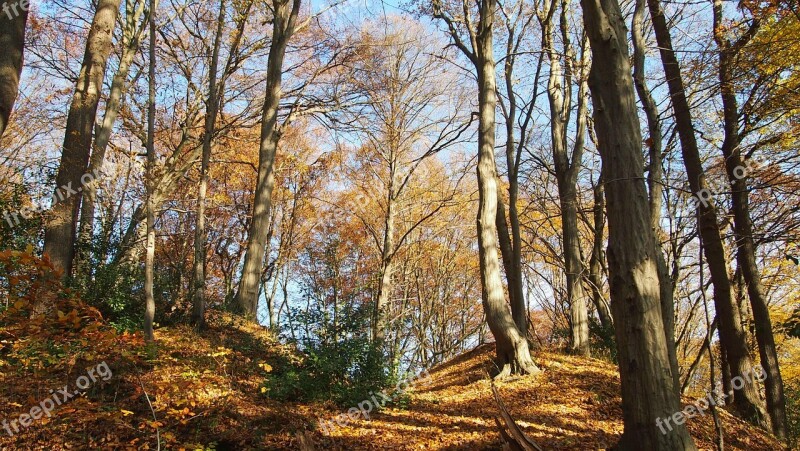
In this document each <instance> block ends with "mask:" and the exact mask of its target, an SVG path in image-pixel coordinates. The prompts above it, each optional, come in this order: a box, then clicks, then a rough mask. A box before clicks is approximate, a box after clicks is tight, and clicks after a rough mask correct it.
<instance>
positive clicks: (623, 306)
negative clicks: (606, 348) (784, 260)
mask: <svg viewBox="0 0 800 451" xmlns="http://www.w3.org/2000/svg"><path fill="white" fill-rule="evenodd" d="M581 5H582V6H583V18H584V26H585V27H586V32H587V34H588V36H589V41H590V43H591V48H592V56H593V64H592V68H591V71H590V75H589V87H590V89H591V92H592V98H593V100H594V102H593V104H594V119H595V127H596V131H597V138H598V142H599V151H600V156H601V158H602V160H603V176H604V180H605V183H606V198H607V205H608V206H607V211H608V225H609V243H608V263H609V280H610V285H611V310H612V313H613V315H614V325H615V328H616V338H617V348H618V358H619V370H620V378H621V385H622V412H623V418H624V422H625V430H624V432H623V434H622V437H621V438H620V441H619V444H618V449H620V450H640V449H647V450H656V451H658V450H670V451H671V450H676V449H680V450H695V449H697V448H696V447H695V445H694V442H693V440H692V438H691V436H690V435H689V432H688V430H687V429H686V427H685V426H684V425H677V424H676V425H674V427H673V428H672V429H671V430H666V429H665V433H662V432H661V431H660V430H659V428H658V426H657V421H658V420H659V419H664V418H669V417H670V416H672V414H673V413H675V412H678V411H679V410H680V399H679V397H678V393H677V391H676V390H675V387H674V382H673V377H672V369H671V366H670V362H669V353H668V351H667V341H666V338H665V335H664V323H663V320H662V318H661V307H660V305H661V300H660V297H661V293H660V288H659V281H658V263H657V256H656V253H657V252H659V250H658V249H657V248H656V246H655V238H654V237H653V231H652V229H651V228H650V220H649V208H648V198H647V191H646V188H645V184H644V181H643V179H642V175H643V174H644V162H643V158H642V154H641V142H642V140H641V131H640V130H639V121H638V116H637V109H636V98H635V93H634V88H633V80H632V78H631V67H630V63H629V60H628V42H627V35H626V31H625V25H624V22H623V17H622V13H621V11H620V7H619V3H618V2H617V0H582V1H581Z"/></svg>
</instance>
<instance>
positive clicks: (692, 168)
mask: <svg viewBox="0 0 800 451" xmlns="http://www.w3.org/2000/svg"><path fill="white" fill-rule="evenodd" d="M648 6H649V9H650V17H651V19H652V21H653V29H654V31H655V35H656V41H657V42H658V47H659V49H660V51H661V61H662V64H663V67H664V74H665V75H666V78H667V85H668V87H669V93H670V97H671V98H672V108H673V112H674V114H675V123H676V128H677V130H678V138H679V139H680V142H681V152H682V155H683V162H684V166H685V167H686V173H687V176H688V178H689V186H690V187H691V190H692V192H693V193H694V195H695V198H696V199H703V200H700V201H698V202H697V208H698V231H699V234H700V237H701V239H702V240H703V249H704V251H705V257H706V261H707V262H708V268H709V272H710V274H711V283H712V285H713V286H714V307H715V309H716V311H717V318H718V320H719V336H720V341H721V342H722V345H723V346H724V347H725V350H726V353H727V357H728V362H729V365H730V369H731V376H732V377H733V378H736V377H741V378H742V379H743V380H744V384H743V387H742V388H741V389H740V390H735V391H734V396H733V404H734V407H735V409H736V411H737V412H738V414H739V415H740V416H741V417H742V418H745V419H747V420H748V421H751V422H753V423H755V424H759V425H762V426H765V427H766V426H768V423H767V417H766V413H765V412H764V408H763V406H762V405H761V401H760V399H759V396H758V387H757V386H756V384H755V383H754V382H753V378H747V377H744V376H745V375H749V374H753V359H752V356H751V355H750V349H749V348H748V346H747V340H746V336H745V333H744V330H743V329H742V326H741V320H740V316H741V314H740V312H739V309H738V307H737V306H736V304H735V303H734V301H733V293H732V289H731V282H730V276H729V274H728V266H727V257H726V255H725V247H724V244H723V242H722V236H721V234H720V231H719V225H718V224H717V210H716V205H715V203H714V200H713V199H712V198H711V196H710V195H707V194H710V193H711V192H710V191H709V190H708V187H707V184H706V179H705V172H704V170H703V166H702V162H701V161H700V152H699V149H698V146H697V140H696V137H695V134H694V125H693V123H692V114H691V110H690V109H689V102H688V100H687V97H686V90H685V88H684V85H683V77H682V75H681V71H680V65H679V64H678V60H677V58H676V56H675V51H674V50H673V47H672V38H671V36H670V34H669V28H668V26H667V21H666V17H665V16H664V11H663V10H662V8H661V4H660V3H659V1H658V0H648Z"/></svg>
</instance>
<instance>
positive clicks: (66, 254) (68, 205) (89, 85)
mask: <svg viewBox="0 0 800 451" xmlns="http://www.w3.org/2000/svg"><path fill="white" fill-rule="evenodd" d="M119 6H120V0H100V1H99V2H98V3H97V9H96V11H95V15H94V19H93V20H92V25H91V28H90V29H89V36H88V38H87V41H86V50H85V53H84V56H83V63H82V65H81V70H80V74H79V75H78V79H77V82H76V83H75V92H74V94H73V97H72V103H71V105H70V108H69V113H68V115H67V127H66V130H65V131H64V147H63V150H62V152H61V162H60V164H59V167H58V173H57V175H56V189H55V191H54V199H58V201H57V202H56V203H55V205H53V207H52V209H51V210H50V213H49V217H48V218H47V224H46V226H45V234H44V255H46V256H48V257H49V258H50V261H51V262H52V263H53V266H54V267H55V268H56V269H58V270H60V271H62V274H63V276H64V277H69V276H70V274H71V273H72V260H73V257H74V255H75V241H76V232H77V225H78V214H79V206H80V200H81V192H80V186H81V185H82V184H83V183H81V181H82V180H83V177H84V175H85V172H86V168H87V165H88V163H89V155H90V152H91V147H92V130H93V127H94V122H95V117H96V115H97V105H98V102H99V101H100V93H101V92H102V88H103V79H104V78H105V74H106V64H107V62H108V57H109V55H110V53H111V48H112V40H113V37H114V28H115V27H116V23H117V14H118V13H119ZM62 190H64V193H62ZM71 190H74V191H76V192H75V193H72V192H71Z"/></svg>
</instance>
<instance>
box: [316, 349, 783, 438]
mask: <svg viewBox="0 0 800 451" xmlns="http://www.w3.org/2000/svg"><path fill="white" fill-rule="evenodd" d="M493 351H494V348H493V345H484V346H481V347H479V348H477V349H475V350H473V351H470V352H468V353H466V354H464V355H461V356H459V357H457V358H455V359H453V360H452V361H450V362H447V363H445V364H443V365H440V366H438V367H436V368H434V369H433V370H432V371H431V372H430V375H431V377H430V382H429V383H425V384H420V385H419V386H418V387H415V390H414V392H413V393H412V395H411V404H410V407H409V408H408V409H407V410H398V409H386V410H384V411H383V412H382V413H381V414H379V415H373V416H372V419H371V420H370V421H365V420H362V419H359V420H356V421H353V422H352V423H350V424H349V425H348V427H345V428H337V429H335V430H334V431H333V432H332V433H331V434H330V437H326V439H325V440H324V443H325V448H329V447H335V448H338V449H499V448H500V445H499V440H500V436H499V433H498V432H497V427H496V426H495V423H494V420H493V417H494V416H496V415H498V408H497V406H496V405H495V403H494V401H493V399H492V394H491V383H490V382H489V380H488V378H487V369H488V368H489V366H490V362H491V357H492V354H493ZM535 360H536V362H537V364H539V365H540V366H541V367H542V368H543V369H544V370H545V371H544V372H542V373H541V374H540V375H537V376H531V377H522V378H516V379H512V380H508V381H504V382H499V383H497V387H498V389H499V391H500V395H501V397H502V399H503V402H504V403H505V405H506V407H507V408H508V410H509V411H510V413H511V415H512V416H513V417H514V419H515V420H516V421H517V423H518V424H519V426H520V427H521V428H522V429H523V431H524V432H525V433H526V435H528V436H529V437H530V438H531V439H532V440H533V441H535V442H536V443H537V444H538V445H539V446H541V447H542V448H543V449H545V450H599V449H607V448H608V447H610V446H612V445H613V444H614V443H615V442H616V441H617V439H618V435H619V434H621V433H622V428H623V426H622V410H621V407H620V398H619V376H618V374H617V368H616V366H614V365H612V364H609V363H607V362H604V361H600V360H596V359H585V358H580V357H573V356H565V355H561V354H553V353H539V354H537V355H536V357H535ZM689 401H691V400H690V399H685V400H684V402H689ZM720 416H721V417H722V421H723V424H724V428H725V447H726V448H725V449H727V450H747V451H755V450H777V449H781V446H780V444H779V443H778V442H776V441H775V440H774V439H772V438H771V437H770V436H768V435H767V434H765V433H763V432H762V431H760V430H758V429H756V428H754V427H752V426H750V425H748V424H746V423H744V422H742V421H740V420H738V419H736V418H734V417H733V416H731V415H730V414H728V413H727V412H725V411H724V410H720ZM688 425H689V430H690V431H691V433H692V436H693V437H694V438H695V441H696V443H697V445H698V448H700V449H708V450H712V449H714V445H713V441H714V437H715V433H714V426H713V421H712V418H711V415H710V414H708V415H706V416H705V417H698V418H696V419H692V420H689V422H688Z"/></svg>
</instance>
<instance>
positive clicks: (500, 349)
mask: <svg viewBox="0 0 800 451" xmlns="http://www.w3.org/2000/svg"><path fill="white" fill-rule="evenodd" d="M495 7H496V3H495V1H494V0H484V1H483V2H482V3H481V5H480V19H479V22H478V25H477V30H476V33H475V36H476V40H475V41H476V42H475V45H476V47H477V48H476V49H475V60H474V62H475V63H476V64H475V66H476V69H477V71H478V109H479V113H478V114H479V121H478V221H477V225H478V255H479V259H480V273H481V282H482V288H483V289H482V300H483V308H484V310H485V312H486V321H487V322H488V324H489V329H490V330H491V331H492V335H494V337H495V341H496V347H497V362H496V364H497V366H498V368H499V374H498V376H499V377H503V376H506V375H508V374H511V373H519V374H526V373H536V372H538V371H539V369H538V368H537V367H536V365H535V364H534V363H533V359H531V355H530V350H529V349H528V339H527V337H525V336H523V335H522V334H520V332H519V329H517V326H516V324H514V319H513V318H512V316H511V313H510V312H509V309H508V306H507V304H506V299H505V294H504V293H503V279H502V277H501V275H500V260H499V258H498V255H497V227H496V222H495V221H496V219H497V201H498V200H497V194H498V186H497V167H496V165H495V155H494V146H495V127H496V125H495V114H496V109H497V80H496V78H495V77H496V75H495V64H494V54H493V37H492V28H493V22H494V12H495Z"/></svg>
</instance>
